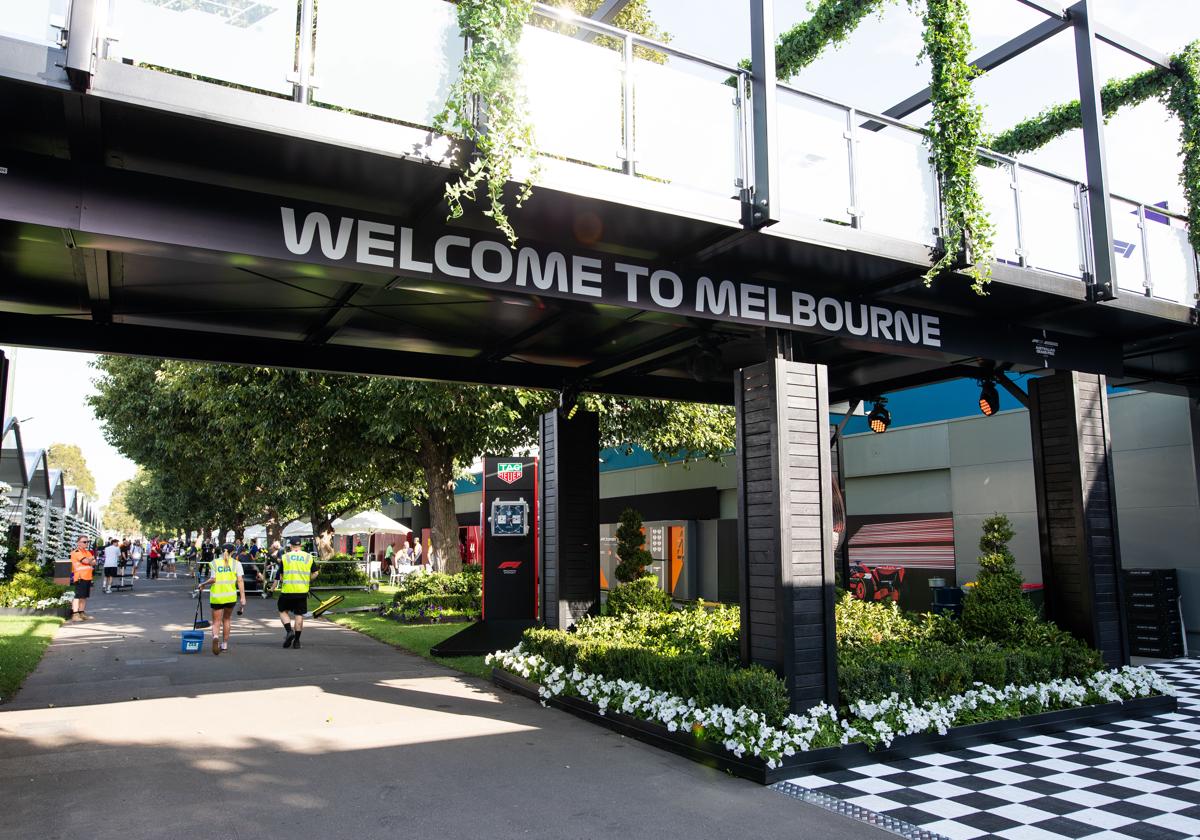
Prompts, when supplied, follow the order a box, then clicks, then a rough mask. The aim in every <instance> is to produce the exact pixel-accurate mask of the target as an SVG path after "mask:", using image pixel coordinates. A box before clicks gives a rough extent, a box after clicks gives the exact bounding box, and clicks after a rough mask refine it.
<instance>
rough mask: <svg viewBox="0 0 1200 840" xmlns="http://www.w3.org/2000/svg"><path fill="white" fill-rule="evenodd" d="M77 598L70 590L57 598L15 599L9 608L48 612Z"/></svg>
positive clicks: (27, 597)
mask: <svg viewBox="0 0 1200 840" xmlns="http://www.w3.org/2000/svg"><path fill="white" fill-rule="evenodd" d="M74 597H75V596H74V595H73V594H72V593H71V592H70V591H69V590H68V591H67V592H64V593H63V594H61V595H59V596H57V597H55V598H41V599H38V600H36V601H35V600H34V599H33V598H30V597H29V596H27V595H25V596H22V597H20V598H14V599H13V600H12V601H11V602H9V604H8V606H10V607H15V608H17V609H22V610H48V609H51V608H53V607H61V606H65V605H66V604H69V603H71V601H72V599H73V598H74Z"/></svg>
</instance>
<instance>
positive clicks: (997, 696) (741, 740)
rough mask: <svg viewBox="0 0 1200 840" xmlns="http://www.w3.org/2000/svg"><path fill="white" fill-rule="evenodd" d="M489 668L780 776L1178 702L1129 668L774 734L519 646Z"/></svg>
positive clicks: (754, 719) (840, 715)
mask: <svg viewBox="0 0 1200 840" xmlns="http://www.w3.org/2000/svg"><path fill="white" fill-rule="evenodd" d="M484 661H485V662H486V663H487V664H489V665H493V666H494V667H496V668H500V669H501V670H504V671H508V672H509V673H512V674H517V675H519V676H521V677H523V678H524V679H527V680H530V681H531V682H535V683H538V685H539V688H538V695H539V696H540V697H541V702H542V705H546V701H548V700H550V699H551V698H554V697H557V696H560V695H562V696H568V697H578V698H580V699H583V700H586V701H588V702H590V703H593V704H595V706H596V708H597V710H598V712H599V714H601V715H604V714H606V713H608V712H609V711H616V712H621V713H623V714H626V715H629V716H631V717H635V718H638V719H640V720H645V721H651V722H654V723H659V724H662V725H663V726H665V727H666V728H667V730H668V731H669V732H691V733H693V734H694V735H695V736H696V737H697V738H700V739H701V740H706V741H715V742H717V743H719V744H721V745H722V746H724V747H725V749H727V750H728V751H729V752H731V753H732V754H734V755H735V756H737V757H738V758H741V757H743V756H744V755H747V754H749V755H752V756H755V757H757V758H760V759H762V760H763V761H765V762H766V764H767V766H768V767H770V768H775V767H779V766H781V764H782V763H783V759H784V758H785V757H787V756H792V755H795V754H796V753H798V752H805V751H808V750H813V749H820V748H822V747H830V746H836V745H839V744H850V743H864V744H867V745H868V746H871V747H875V746H878V745H881V744H882V745H883V746H884V747H889V746H891V745H892V742H893V741H894V740H895V739H896V738H897V737H900V736H902V735H915V734H918V733H923V732H937V733H938V734H941V735H944V734H946V732H947V731H948V730H949V729H950V727H952V726H962V725H965V724H971V723H979V722H982V721H985V720H1002V719H1005V718H1011V717H1018V716H1020V715H1027V714H1037V713H1039V712H1046V711H1053V710H1055V709H1065V708H1072V707H1076V706H1083V705H1089V704H1094V703H1108V702H1119V701H1125V700H1132V699H1135V698H1138V697H1150V696H1153V695H1156V694H1165V695H1172V696H1173V695H1174V694H1175V690H1174V688H1173V686H1172V685H1171V684H1170V683H1169V682H1167V681H1166V680H1165V679H1164V678H1163V677H1162V676H1160V675H1159V674H1157V673H1155V672H1154V671H1151V670H1150V669H1148V668H1142V667H1137V668H1131V667H1125V668H1121V669H1119V670H1114V671H1098V672H1097V673H1095V674H1093V675H1092V676H1091V677H1089V678H1088V679H1087V680H1070V679H1062V680H1052V681H1050V682H1045V683H1036V684H1033V685H1022V686H1015V685H1007V686H1005V687H1004V688H994V687H991V686H986V685H983V684H981V683H979V684H977V687H976V688H973V689H971V690H969V691H966V692H964V693H962V694H957V695H954V696H952V697H949V698H947V699H945V700H930V701H925V702H921V703H918V702H915V701H912V700H908V699H901V698H900V697H899V696H898V695H895V694H893V695H891V696H890V697H887V698H884V699H883V700H880V701H877V702H865V701H860V702H856V703H852V704H851V705H850V706H849V707H848V708H847V709H846V710H845V711H839V710H838V709H836V708H834V707H833V706H830V705H829V704H827V703H821V704H819V705H817V706H814V707H813V708H811V709H809V710H808V711H806V712H805V713H804V714H802V715H797V714H790V715H788V716H787V717H786V718H784V720H783V722H782V724H781V725H779V726H772V725H770V724H769V723H768V721H767V718H766V716H765V715H763V714H762V713H761V712H758V711H755V710H754V709H750V708H747V707H746V706H742V707H740V708H738V709H730V708H728V707H725V706H699V705H697V703H696V701H695V700H694V699H686V698H683V697H677V696H674V695H671V694H668V693H666V692H662V691H654V690H653V689H650V688H647V687H646V686H644V685H641V684H640V683H636V682H633V681H630V680H610V679H606V678H605V677H603V676H602V675H598V674H588V673H585V672H583V671H581V670H580V669H579V668H578V667H576V668H573V669H571V670H570V671H568V670H567V669H566V668H564V667H562V666H556V665H552V664H551V663H549V662H548V661H547V660H546V659H544V658H543V657H541V656H538V655H536V654H531V653H528V652H526V651H525V650H524V649H523V647H522V646H521V645H517V646H516V647H515V648H513V649H511V650H505V651H497V652H495V653H491V654H488V655H487V657H486V658H485V660H484Z"/></svg>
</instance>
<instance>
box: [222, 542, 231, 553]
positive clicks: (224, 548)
mask: <svg viewBox="0 0 1200 840" xmlns="http://www.w3.org/2000/svg"><path fill="white" fill-rule="evenodd" d="M221 550H222V551H234V545H233V543H225V544H224V545H223V546H221Z"/></svg>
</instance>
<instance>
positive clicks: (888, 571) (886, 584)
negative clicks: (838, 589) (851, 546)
mask: <svg viewBox="0 0 1200 840" xmlns="http://www.w3.org/2000/svg"><path fill="white" fill-rule="evenodd" d="M902 583H904V567H903V566H875V567H874V568H872V567H870V566H864V565H863V564H862V563H855V564H853V565H852V566H851V567H850V592H851V594H853V595H854V597H855V598H858V599H859V600H860V601H885V600H887V599H889V598H890V599H891V600H893V601H899V600H900V584H902Z"/></svg>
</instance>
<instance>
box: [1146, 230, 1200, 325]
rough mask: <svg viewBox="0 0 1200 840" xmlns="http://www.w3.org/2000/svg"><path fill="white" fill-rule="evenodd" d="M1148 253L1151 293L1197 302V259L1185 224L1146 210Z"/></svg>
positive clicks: (1159, 296)
mask: <svg viewBox="0 0 1200 840" xmlns="http://www.w3.org/2000/svg"><path fill="white" fill-rule="evenodd" d="M1146 250H1147V252H1148V253H1149V255H1150V283H1151V294H1153V296H1154V297H1156V298H1161V299H1163V300H1170V301H1174V302H1175V303H1182V304H1184V305H1186V306H1192V305H1194V304H1195V303H1196V299H1195V292H1196V258H1195V255H1194V254H1193V252H1192V246H1191V244H1190V243H1189V242H1188V229H1187V228H1186V227H1185V226H1184V224H1183V222H1181V221H1179V220H1178V219H1173V218H1171V217H1169V216H1163V215H1161V214H1156V213H1155V212H1154V211H1153V210H1152V209H1150V208H1147V210H1146Z"/></svg>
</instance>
